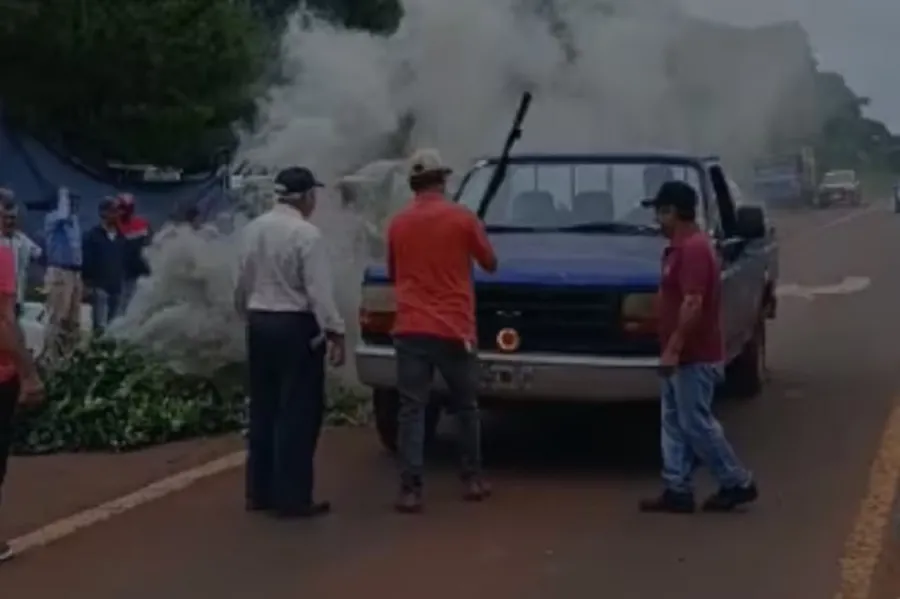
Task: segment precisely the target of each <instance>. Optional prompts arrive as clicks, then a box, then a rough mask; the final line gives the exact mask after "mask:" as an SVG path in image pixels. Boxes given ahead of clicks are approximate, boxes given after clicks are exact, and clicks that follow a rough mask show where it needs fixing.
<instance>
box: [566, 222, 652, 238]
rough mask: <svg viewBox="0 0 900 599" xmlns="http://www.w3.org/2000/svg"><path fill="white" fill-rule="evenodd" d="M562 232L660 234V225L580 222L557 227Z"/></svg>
mask: <svg viewBox="0 0 900 599" xmlns="http://www.w3.org/2000/svg"><path fill="white" fill-rule="evenodd" d="M555 230H556V231H560V232H562V233H617V234H622V235H659V227H654V226H651V225H639V224H635V223H617V222H596V223H580V224H577V225H570V226H567V227H558V228H556V229H555Z"/></svg>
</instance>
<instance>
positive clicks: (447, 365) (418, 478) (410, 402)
mask: <svg viewBox="0 0 900 599" xmlns="http://www.w3.org/2000/svg"><path fill="white" fill-rule="evenodd" d="M394 346H395V347H396V350H397V391H398V392H399V394H400V413H399V414H398V417H397V421H398V428H399V430H398V434H397V453H398V455H399V458H400V467H401V485H402V486H403V488H404V490H407V491H417V490H419V489H421V488H422V470H423V462H424V455H423V454H424V445H425V409H426V408H427V407H428V402H429V401H430V399H431V384H432V381H433V379H434V373H435V370H437V371H438V372H440V374H441V376H442V377H443V378H444V380H445V381H446V382H447V386H448V387H449V391H450V397H449V403H448V408H449V411H451V412H453V413H455V414H456V420H457V426H458V428H459V450H460V458H461V462H462V465H461V466H462V476H463V478H464V479H469V478H472V477H475V476H479V475H480V474H481V415H480V413H479V410H478V358H477V356H476V355H475V353H474V352H473V351H469V350H468V349H467V348H466V346H465V345H464V344H463V342H462V341H454V340H449V339H441V338H439V337H431V336H427V335H398V336H397V337H396V338H395V339H394Z"/></svg>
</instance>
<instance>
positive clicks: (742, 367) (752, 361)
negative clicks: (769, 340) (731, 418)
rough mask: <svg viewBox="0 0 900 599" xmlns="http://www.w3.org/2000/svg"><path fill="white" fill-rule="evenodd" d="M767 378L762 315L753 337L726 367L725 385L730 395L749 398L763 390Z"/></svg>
mask: <svg viewBox="0 0 900 599" xmlns="http://www.w3.org/2000/svg"><path fill="white" fill-rule="evenodd" d="M765 379H766V321H765V318H764V317H763V316H762V315H760V318H759V321H758V322H757V324H756V331H755V332H754V334H753V337H751V338H750V341H748V342H747V344H746V345H745V346H744V349H743V351H741V353H740V354H739V355H738V356H737V357H736V358H735V359H734V360H733V361H732V362H731V364H729V365H728V366H727V368H726V369H725V387H726V389H727V393H728V395H730V396H732V397H740V398H744V399H749V398H752V397H756V396H757V395H759V394H760V393H761V392H762V389H763V384H764V383H765Z"/></svg>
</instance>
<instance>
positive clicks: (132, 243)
mask: <svg viewBox="0 0 900 599" xmlns="http://www.w3.org/2000/svg"><path fill="white" fill-rule="evenodd" d="M115 204H116V209H117V210H118V213H119V233H121V234H122V237H124V238H125V245H126V247H127V251H126V255H125V280H124V282H123V285H122V298H121V307H122V311H123V312H124V311H125V309H126V308H127V307H128V304H130V303H131V298H132V297H134V292H135V289H136V288H137V281H138V279H139V278H141V277H146V276H148V275H149V274H150V265H149V264H148V263H147V259H146V258H144V248H145V247H147V246H148V245H150V240H151V239H153V232H152V230H151V229H150V222H149V221H148V220H147V219H146V218H144V217H143V216H139V215H138V214H136V213H135V211H136V201H135V199H134V196H133V195H131V194H130V193H120V194H119V195H117V196H116V197H115Z"/></svg>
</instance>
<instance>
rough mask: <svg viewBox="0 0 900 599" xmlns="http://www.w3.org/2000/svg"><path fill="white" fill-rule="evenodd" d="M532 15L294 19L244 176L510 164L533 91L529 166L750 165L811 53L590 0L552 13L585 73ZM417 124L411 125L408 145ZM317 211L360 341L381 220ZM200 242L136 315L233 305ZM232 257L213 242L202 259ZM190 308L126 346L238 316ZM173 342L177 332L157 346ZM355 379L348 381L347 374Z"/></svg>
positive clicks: (505, 8) (234, 339)
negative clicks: (673, 154) (493, 158)
mask: <svg viewBox="0 0 900 599" xmlns="http://www.w3.org/2000/svg"><path fill="white" fill-rule="evenodd" d="M527 2H529V0H491V1H490V2H486V1H485V0H453V1H452V2H451V1H448V0H405V1H404V5H405V9H406V17H405V19H404V21H403V23H402V25H401V27H400V30H399V31H398V32H397V33H396V34H395V35H393V36H390V37H376V36H371V35H369V34H367V33H362V32H350V31H346V30H342V29H339V28H335V27H334V26H331V25H329V24H326V23H322V22H316V21H312V22H309V25H308V26H301V19H300V18H295V19H293V20H292V22H291V24H290V26H289V27H288V29H287V31H286V33H285V35H284V39H283V40H282V61H283V80H282V83H280V84H279V85H277V86H275V87H273V88H272V89H270V90H269V92H268V93H267V95H266V97H265V98H264V99H263V100H262V101H261V105H260V108H261V111H260V119H259V124H258V127H257V128H256V130H254V131H252V132H248V133H247V134H246V135H245V137H244V140H243V143H242V145H241V148H240V152H239V157H238V158H239V160H246V161H248V162H249V163H251V164H255V165H258V166H263V167H268V168H281V167H285V166H288V165H294V164H304V165H307V166H309V167H311V168H313V169H314V170H315V171H316V172H317V174H318V175H319V177H320V178H322V179H324V180H326V181H337V179H338V178H339V177H341V176H343V175H346V174H348V173H353V172H357V171H359V169H360V168H362V167H363V166H364V165H366V164H370V163H372V162H373V161H376V160H378V159H382V158H396V157H398V153H402V152H404V151H408V150H409V149H410V147H413V146H420V145H422V146H428V147H437V148H439V149H440V150H441V152H442V153H443V154H444V156H445V159H448V160H449V161H450V162H451V164H453V165H454V166H456V167H457V168H458V169H464V168H465V167H466V165H467V164H468V163H469V162H470V161H472V160H473V159H475V158H476V157H479V156H482V155H485V154H491V153H495V152H497V151H498V149H499V146H500V144H501V143H502V140H503V137H504V135H505V133H506V131H507V130H508V127H509V125H510V121H511V119H512V116H513V112H514V110H515V107H516V105H517V102H518V99H519V96H520V95H521V93H522V91H524V90H526V89H527V90H531V91H532V92H533V93H534V103H533V105H532V111H531V114H530V115H529V117H528V119H527V121H526V123H525V127H524V130H525V133H524V136H523V139H522V141H521V143H520V146H519V148H518V150H520V151H522V150H535V151H554V150H566V151H601V150H616V149H620V150H635V149H681V150H687V151H694V152H702V153H708V152H718V153H723V154H725V155H726V156H730V157H732V158H734V159H735V160H737V161H740V160H746V159H748V158H749V157H751V156H753V154H754V153H755V152H757V151H758V150H759V149H760V146H761V145H762V143H763V141H764V139H765V134H766V132H767V131H768V130H769V128H770V126H771V124H772V121H773V118H774V117H775V115H776V114H777V113H779V112H783V111H784V109H785V102H786V100H789V99H790V98H791V97H792V96H791V94H790V93H789V92H790V90H791V86H792V85H794V84H795V80H796V78H797V74H798V72H802V70H803V69H802V67H803V66H804V65H803V64H802V59H803V58H804V53H803V51H802V50H803V49H802V48H801V49H800V51H795V52H793V54H791V55H789V56H785V55H784V52H786V50H784V49H783V48H781V47H770V46H769V44H767V43H763V44H745V45H746V47H747V48H748V49H743V48H744V46H742V45H740V43H736V44H733V45H732V46H729V47H730V48H731V49H730V50H727V49H726V48H724V45H725V44H724V42H723V43H722V44H720V43H719V42H720V41H723V40H724V41H728V40H731V39H732V37H734V35H736V34H734V32H730V31H727V30H726V31H718V30H716V28H715V27H712V28H710V27H709V26H707V25H699V24H698V23H696V22H695V21H692V20H690V19H688V18H687V17H685V16H684V15H683V14H681V13H680V12H679V11H678V10H677V7H676V5H675V3H674V2H669V1H665V0H643V1H641V2H636V1H631V2H623V3H622V8H620V9H619V12H618V13H617V16H615V17H612V16H609V15H608V14H606V13H605V12H604V11H603V10H600V7H598V3H597V2H594V1H589V0H557V1H556V2H555V6H556V13H557V17H558V18H559V20H560V21H562V22H563V23H564V24H565V26H566V27H567V28H568V30H569V33H568V42H567V43H569V44H570V45H571V47H572V48H574V49H575V54H576V56H577V58H576V60H575V61H573V62H567V51H566V48H565V44H564V43H561V41H560V39H557V37H554V35H553V34H552V33H551V27H550V26H549V24H548V21H547V19H546V18H544V17H539V16H538V15H537V14H536V13H535V12H534V11H532V10H526V9H525V8H524V7H523V6H524V5H525V4H526V3H527ZM534 3H535V2H534V1H533V0H531V4H534ZM704 36H705V37H706V38H708V39H705V38H704ZM704 39H705V41H704ZM728 43H731V42H730V41H728ZM694 46H696V47H694ZM720 46H722V47H720ZM679 56H681V57H682V58H681V60H680V62H679V58H678V57H679ZM685 56H686V57H687V58H684V57H685ZM410 114H412V115H413V116H414V125H413V126H412V128H411V130H409V131H407V132H406V134H405V135H406V136H407V137H408V139H406V140H402V141H403V142H404V143H398V138H402V137H403V136H404V134H403V133H402V129H403V127H402V124H403V123H404V119H405V118H406V117H407V116H408V115H410ZM398 131H400V133H398ZM403 146H406V148H405V149H404V148H403ZM363 171H364V173H365V177H364V178H368V179H370V180H371V181H372V182H373V185H372V188H373V189H376V190H378V189H388V190H391V189H393V191H389V192H387V193H386V197H384V198H380V197H374V198H372V201H375V202H381V203H391V204H392V207H393V208H395V207H396V205H398V204H402V203H403V202H404V201H405V199H406V197H407V195H408V192H407V191H406V190H404V189H402V187H403V186H402V185H400V186H399V188H398V186H397V185H396V177H397V172H396V168H395V167H394V166H392V164H391V163H390V162H378V163H377V164H375V165H371V164H370V166H369V167H368V168H366V169H363ZM391 177H393V179H392V180H391ZM380 178H381V179H385V180H388V183H387V184H385V183H384V181H380V180H379V179H380ZM368 179H367V180H368ZM401 180H402V177H401ZM379 193H380V192H379ZM323 195H324V196H325V197H323V199H322V201H320V208H319V210H318V211H317V214H316V217H315V220H317V221H318V223H319V224H320V225H321V226H322V228H323V230H324V231H325V233H326V238H327V239H328V240H329V243H330V244H331V246H332V247H331V249H332V253H333V259H334V264H335V267H336V271H337V275H336V277H335V279H336V283H337V287H338V294H339V302H340V304H341V306H342V308H343V311H344V314H345V317H346V319H347V320H348V324H351V325H352V323H353V322H354V321H355V314H356V304H357V299H358V298H357V296H358V289H359V276H360V271H361V268H362V266H363V264H365V262H366V260H367V259H368V257H369V251H368V246H367V244H366V243H361V241H362V240H363V238H364V228H365V226H366V225H371V222H368V223H367V220H368V219H370V217H371V213H365V211H364V213H363V214H358V213H355V212H352V211H347V210H344V209H342V208H341V207H340V205H339V204H338V202H337V200H338V198H337V194H335V193H334V192H333V191H331V192H326V193H325V194H323ZM375 195H376V196H377V194H375ZM197 243H201V242H195V241H192V242H191V243H186V242H185V243H183V244H181V246H179V247H177V248H172V249H170V250H169V251H168V253H164V254H163V255H162V257H160V258H159V259H160V260H163V258H165V257H166V256H168V258H165V259H166V260H168V261H169V262H171V263H172V264H173V265H176V264H180V263H182V262H184V263H186V264H196V265H197V266H196V267H192V268H191V269H190V271H189V272H188V273H187V274H186V275H184V276H183V277H182V278H185V281H186V282H185V283H183V284H182V283H178V281H177V277H172V276H166V275H165V273H162V274H159V275H155V276H154V277H153V279H151V281H148V284H147V285H146V286H145V289H144V292H145V293H146V294H148V297H147V298H146V300H145V301H143V302H141V301H138V300H139V299H140V298H138V300H136V307H135V308H134V309H135V310H138V311H139V308H138V306H140V305H145V306H154V305H156V306H158V305H166V306H169V304H171V303H172V302H171V301H170V299H171V298H172V297H176V298H177V297H179V294H181V295H184V294H183V293H182V291H179V289H178V286H179V285H190V286H192V288H193V289H197V288H200V289H206V290H207V291H208V293H215V294H221V293H223V291H222V289H221V280H222V277H221V276H219V275H217V274H214V273H213V274H209V273H208V274H207V275H202V276H201V277H200V278H204V277H207V278H210V279H211V280H213V281H215V283H216V284H215V285H208V286H205V287H204V286H203V285H199V284H198V282H197V281H196V280H192V279H191V277H195V278H196V276H197V275H198V273H201V271H202V269H204V268H212V270H213V271H215V273H219V272H220V271H221V272H224V270H225V269H226V265H225V264H224V263H221V262H222V261H221V260H219V262H217V263H216V264H219V266H218V267H215V266H211V265H212V263H210V262H208V261H201V262H197V261H193V260H189V259H188V257H187V256H184V257H180V255H181V254H182V253H186V254H187V253H190V252H191V251H193V250H192V249H191V248H192V247H193V245H196V244H197ZM222 243H223V242H222V241H221V240H219V241H207V242H202V244H205V245H204V247H205V250H203V251H216V250H215V247H213V246H216V247H222ZM228 243H231V242H230V241H229V242H226V243H225V245H227V244H228ZM207 246H208V247H207ZM195 249H196V248H195ZM201 249H203V248H201ZM201 249H197V251H201ZM225 255H227V253H224V252H223V253H221V254H220V257H221V256H225ZM175 303H177V302H175ZM194 303H195V304H196V306H194V308H193V311H192V310H185V309H181V311H179V310H178V309H176V308H175V307H172V306H170V307H169V308H167V314H168V315H170V316H172V319H174V320H171V319H170V320H171V321H167V320H165V319H163V318H162V317H156V318H151V317H150V315H149V314H134V313H129V316H128V318H127V319H126V322H130V323H133V324H132V326H130V327H129V326H125V327H124V329H125V330H126V331H130V332H131V333H130V334H129V335H128V336H129V337H130V338H132V339H136V340H138V341H141V339H144V340H145V341H146V342H147V343H149V344H152V345H155V346H158V345H160V344H161V343H164V344H170V345H172V346H176V345H184V346H186V347H190V344H191V343H192V341H191V339H192V337H191V335H194V332H192V329H191V328H190V327H179V326H178V325H177V323H176V322H175V321H177V320H178V318H179V317H180V316H179V315H184V314H192V313H199V311H202V310H207V309H208V310H213V309H214V310H224V311H227V310H229V309H230V308H229V306H228V305H227V301H221V299H220V300H216V299H214V298H207V299H206V300H204V301H201V302H194ZM196 322H198V323H199V322H208V323H220V327H231V329H229V330H228V331H226V330H225V329H224V328H222V330H220V331H219V333H221V335H224V338H221V337H217V336H216V335H213V334H207V335H204V336H201V337H203V339H204V341H203V343H202V345H203V347H204V348H207V347H209V346H210V344H214V343H220V344H222V345H223V347H225V348H228V349H229V352H231V353H229V359H231V358H233V354H234V351H237V350H239V349H240V347H241V344H240V334H241V331H240V327H239V326H236V325H235V324H234V322H233V320H231V319H230V318H228V317H225V316H224V315H220V316H213V315H210V314H206V315H204V316H203V318H202V319H200V318H199V317H198V318H197V320H196ZM139 323H141V324H140V326H139ZM167 323H168V324H167ZM169 325H171V326H170V327H169V328H171V330H170V331H168V333H167V332H166V331H162V330H161V329H165V328H166V327H167V326H169ZM210 326H213V325H210ZM217 326H219V325H217ZM351 330H352V329H351ZM142 331H143V332H142ZM194 336H196V335H194ZM206 355H209V354H206ZM224 359H225V355H224V354H223V360H224ZM347 378H348V380H352V378H353V377H352V373H351V372H349V370H348V372H347Z"/></svg>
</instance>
